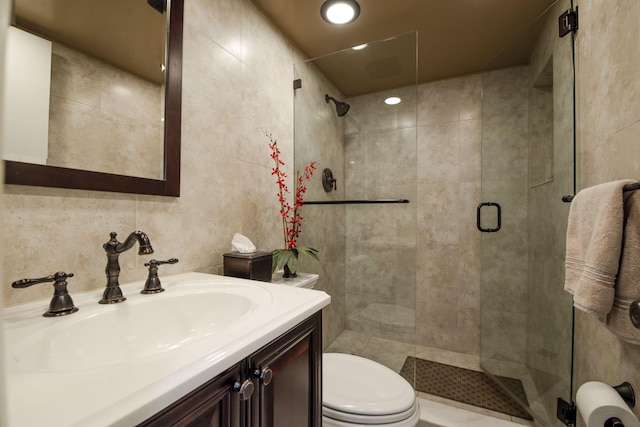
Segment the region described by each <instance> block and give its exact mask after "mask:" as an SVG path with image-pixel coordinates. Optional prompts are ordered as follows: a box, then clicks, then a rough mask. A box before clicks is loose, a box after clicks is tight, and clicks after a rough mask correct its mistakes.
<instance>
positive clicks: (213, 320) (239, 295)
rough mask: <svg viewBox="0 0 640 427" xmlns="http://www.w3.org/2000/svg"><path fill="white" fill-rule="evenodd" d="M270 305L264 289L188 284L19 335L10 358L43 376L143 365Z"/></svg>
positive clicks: (54, 321)
mask: <svg viewBox="0 0 640 427" xmlns="http://www.w3.org/2000/svg"><path fill="white" fill-rule="evenodd" d="M269 300H270V298H269V294H268V292H267V291H265V290H264V289H262V288H250V289H248V288H247V287H246V286H243V285H234V286H211V285H209V286H207V284H197V285H195V284H193V285H191V286H188V285H183V286H181V287H180V289H179V291H177V292H176V291H171V292H163V293H161V294H154V295H135V296H129V297H128V299H127V301H125V302H123V303H120V304H114V305H109V306H104V305H97V304H95V307H90V308H89V309H85V310H83V309H81V310H80V311H79V312H78V313H75V314H73V315H70V316H66V317H65V318H58V319H52V321H51V322H48V323H49V325H48V327H45V328H42V329H36V330H31V331H24V332H25V333H24V335H22V337H21V338H20V339H19V340H18V341H17V343H16V345H15V346H13V348H12V349H11V350H10V351H9V357H10V360H11V362H13V364H15V365H14V366H15V367H16V368H17V369H19V370H26V371H44V372H47V371H54V372H56V371H71V370H83V369H95V368H99V367H105V366H110V365H117V364H120V363H124V362H126V361H130V360H143V359H147V358H150V357H154V356H157V355H159V354H162V353H165V352H169V351H173V350H177V349H180V348H183V347H185V346H188V345H189V344H191V343H193V342H197V341H199V340H202V339H203V338H206V337H210V336H212V335H215V334H216V333H219V332H221V331H223V330H226V329H228V328H229V327H230V326H232V325H233V324H235V323H238V322H241V321H242V320H243V319H244V318H246V317H247V316H250V315H251V314H252V313H253V312H255V311H256V309H257V308H258V306H259V305H264V304H265V302H268V301H269ZM83 308H84V307H83Z"/></svg>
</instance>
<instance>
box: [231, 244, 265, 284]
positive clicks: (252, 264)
mask: <svg viewBox="0 0 640 427" xmlns="http://www.w3.org/2000/svg"><path fill="white" fill-rule="evenodd" d="M223 257H224V264H223V274H224V275H225V276H231V277H240V278H242V279H250V280H259V281H261V282H270V281H271V252H253V253H250V254H241V253H240V252H236V251H234V252H228V253H226V254H224V255H223Z"/></svg>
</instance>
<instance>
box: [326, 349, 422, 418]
mask: <svg viewBox="0 0 640 427" xmlns="http://www.w3.org/2000/svg"><path fill="white" fill-rule="evenodd" d="M322 363H323V368H322V405H323V406H324V407H325V408H328V409H330V410H334V411H338V412H343V413H349V414H356V415H365V416H367V415H372V416H382V415H393V414H397V415H400V414H403V415H401V417H402V416H406V414H407V413H409V414H410V413H411V409H412V408H413V407H414V403H415V400H416V395H415V392H414V390H413V387H411V385H410V384H409V383H408V382H407V381H406V380H405V379H404V378H402V377H401V376H400V375H399V374H397V373H396V372H394V371H392V370H391V369H389V368H387V367H386V366H383V365H381V364H379V363H377V362H374V361H372V360H369V359H365V358H363V357H359V356H354V355H351V354H341V353H325V354H324V355H323V357H322ZM394 418H395V417H394Z"/></svg>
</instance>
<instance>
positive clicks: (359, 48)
mask: <svg viewBox="0 0 640 427" xmlns="http://www.w3.org/2000/svg"><path fill="white" fill-rule="evenodd" d="M367 46H368V44H366V43H365V44H359V45H358V46H354V47H352V48H351V49H353V50H362V49H364V48H365V47H367Z"/></svg>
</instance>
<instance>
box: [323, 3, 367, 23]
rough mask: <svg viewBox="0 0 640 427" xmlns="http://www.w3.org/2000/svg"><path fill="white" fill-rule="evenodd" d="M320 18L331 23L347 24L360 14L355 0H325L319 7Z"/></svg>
mask: <svg viewBox="0 0 640 427" xmlns="http://www.w3.org/2000/svg"><path fill="white" fill-rule="evenodd" d="M320 15H322V19H324V20H325V21H327V22H329V23H331V24H338V25H341V24H348V23H350V22H353V21H355V20H356V18H357V17H358V15H360V5H359V4H358V2H357V1H356V0H326V1H325V2H324V3H323V4H322V7H321V8H320Z"/></svg>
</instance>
